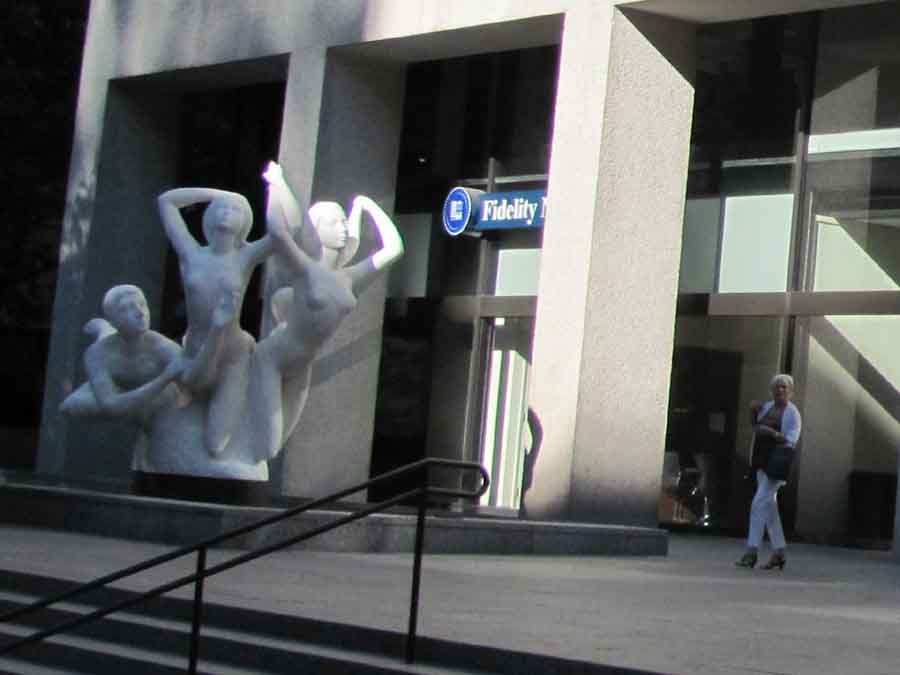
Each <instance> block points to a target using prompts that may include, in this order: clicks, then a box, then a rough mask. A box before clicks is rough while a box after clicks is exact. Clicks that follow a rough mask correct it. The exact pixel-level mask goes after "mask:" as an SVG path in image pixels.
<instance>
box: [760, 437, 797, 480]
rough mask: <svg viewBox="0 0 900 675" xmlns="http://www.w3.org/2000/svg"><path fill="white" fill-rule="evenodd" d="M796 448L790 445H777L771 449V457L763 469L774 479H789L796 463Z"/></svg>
mask: <svg viewBox="0 0 900 675" xmlns="http://www.w3.org/2000/svg"><path fill="white" fill-rule="evenodd" d="M794 454H795V452H794V448H792V447H790V446H789V445H776V446H775V447H774V448H772V449H771V450H770V451H769V459H768V462H767V463H766V466H765V468H764V469H763V471H765V472H766V475H767V476H768V477H769V478H771V479H772V480H787V479H788V475H790V473H791V464H793V463H794Z"/></svg>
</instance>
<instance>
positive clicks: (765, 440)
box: [751, 405, 785, 469]
mask: <svg viewBox="0 0 900 675" xmlns="http://www.w3.org/2000/svg"><path fill="white" fill-rule="evenodd" d="M784 411H785V408H779V407H778V406H774V405H773V406H772V407H771V408H769V410H768V411H767V412H766V414H765V415H763V416H762V417H761V418H759V419H758V420H757V421H756V423H757V424H762V425H764V426H767V427H771V428H773V429H774V430H775V431H781V418H782V416H783V415H784ZM776 445H777V443H776V442H775V439H774V438H770V437H768V436H765V437H764V436H759V435H757V436H756V439H755V441H754V444H753V462H752V463H751V466H752V467H753V468H754V469H765V468H766V467H767V466H768V464H769V457H771V455H772V449H773V448H774V447H775V446H776Z"/></svg>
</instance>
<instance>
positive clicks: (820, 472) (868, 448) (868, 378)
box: [797, 316, 900, 541]
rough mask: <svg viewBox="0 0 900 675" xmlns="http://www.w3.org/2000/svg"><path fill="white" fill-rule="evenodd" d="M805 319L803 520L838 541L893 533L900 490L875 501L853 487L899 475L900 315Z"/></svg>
mask: <svg viewBox="0 0 900 675" xmlns="http://www.w3.org/2000/svg"><path fill="white" fill-rule="evenodd" d="M798 324H799V330H798V345H799V358H798V362H799V368H800V372H803V373H804V381H805V386H804V392H805V396H804V401H803V406H802V408H801V409H802V412H803V445H802V451H801V455H800V471H801V475H804V476H806V475H808V476H809V479H808V480H804V481H803V485H802V488H801V489H800V490H798V504H797V509H798V513H797V516H798V519H799V522H802V523H803V528H804V530H805V531H809V532H817V533H820V535H822V536H824V537H825V538H833V539H835V540H838V541H844V540H846V537H847V535H848V534H849V536H850V537H851V539H857V540H858V539H860V538H869V539H879V538H880V539H890V531H891V530H892V529H893V504H894V497H895V493H894V492H893V491H892V490H888V493H889V494H884V495H880V496H879V498H878V499H876V500H875V501H874V503H873V502H870V501H869V500H868V499H866V498H864V497H863V496H861V495H860V494H850V492H851V491H854V486H859V485H860V484H862V487H864V488H865V487H866V484H867V483H868V484H869V487H868V489H869V490H873V489H874V490H877V489H879V486H883V485H885V484H893V483H892V481H894V480H896V479H895V478H894V476H896V473H897V447H900V421H898V418H900V394H898V390H897V386H898V383H900V352H898V350H897V348H896V345H897V339H898V337H900V317H895V316H838V317H832V316H822V317H812V318H809V319H803V320H800V321H798ZM848 488H849V490H848ZM867 504H868V505H869V507H868V508H865V509H863V511H864V512H860V507H864V506H865V505H867Z"/></svg>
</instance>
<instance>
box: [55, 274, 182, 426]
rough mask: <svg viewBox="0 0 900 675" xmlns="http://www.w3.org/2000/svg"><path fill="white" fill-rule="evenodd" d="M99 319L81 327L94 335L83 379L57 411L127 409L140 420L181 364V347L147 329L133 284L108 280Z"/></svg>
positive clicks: (158, 401) (140, 298) (143, 300)
mask: <svg viewBox="0 0 900 675" xmlns="http://www.w3.org/2000/svg"><path fill="white" fill-rule="evenodd" d="M103 314H104V316H105V317H106V319H107V320H106V321H104V320H103V319H92V320H91V321H89V322H88V324H87V325H86V326H85V330H86V331H87V332H89V333H92V334H93V335H94V336H95V338H96V340H95V342H94V343H93V344H91V346H90V347H88V349H87V350H86V351H85V353H84V366H85V370H86V371H87V375H88V381H87V382H86V383H85V384H83V385H81V386H80V387H79V388H78V389H76V390H75V391H74V392H72V394H70V395H69V396H68V397H67V398H66V400H65V401H63V404H62V411H63V412H65V413H68V414H72V415H90V414H94V415H116V416H118V415H130V416H135V417H137V418H138V420H139V421H141V422H142V423H144V424H145V425H146V424H147V423H148V421H149V419H150V417H151V416H152V413H153V412H154V411H155V410H156V409H157V408H158V407H159V406H160V405H162V404H163V403H164V402H166V401H169V400H172V397H173V396H177V389H176V390H174V391H169V392H168V393H169V394H170V396H160V395H161V394H163V393H164V391H165V390H166V389H167V387H168V385H170V384H171V383H173V382H174V381H175V380H176V379H177V378H178V377H179V376H180V375H181V374H182V370H183V369H184V362H183V360H182V358H181V347H179V346H178V345H177V344H176V343H174V342H173V341H172V340H170V339H169V338H167V337H166V336H164V335H161V334H160V333H157V332H156V331H152V330H150V312H149V310H148V309H147V300H146V298H145V297H144V294H143V292H141V289H140V288H138V287H137V286H131V285H121V286H113V287H112V288H111V289H109V290H108V291H107V292H106V295H105V296H104V298H103Z"/></svg>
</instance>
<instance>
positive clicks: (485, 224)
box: [474, 190, 547, 231]
mask: <svg viewBox="0 0 900 675" xmlns="http://www.w3.org/2000/svg"><path fill="white" fill-rule="evenodd" d="M546 216H547V191H546V190H520V191H518V192H489V193H487V194H485V195H483V196H482V197H481V204H480V209H479V211H478V222H477V223H476V224H475V228H474V229H475V230H479V231H484V230H514V229H530V228H537V227H543V225H544V218H545V217H546Z"/></svg>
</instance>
